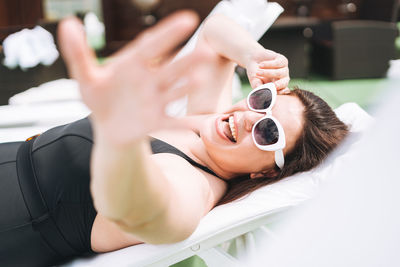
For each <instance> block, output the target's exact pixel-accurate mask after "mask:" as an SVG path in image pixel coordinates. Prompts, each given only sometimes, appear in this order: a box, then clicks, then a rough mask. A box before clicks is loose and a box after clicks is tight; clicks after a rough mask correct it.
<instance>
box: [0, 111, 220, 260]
mask: <svg viewBox="0 0 400 267" xmlns="http://www.w3.org/2000/svg"><path fill="white" fill-rule="evenodd" d="M92 140H93V138H92V128H91V125H90V121H89V119H87V118H86V119H83V120H80V121H77V122H74V123H71V124H67V125H64V126H59V127H56V128H53V129H51V130H49V131H47V132H45V133H43V134H42V135H40V136H39V137H37V138H35V139H33V140H31V141H28V142H14V143H4V144H0V266H30V267H31V266H50V265H56V264H60V263H62V262H64V261H67V260H69V259H71V258H73V257H76V256H84V255H91V254H94V252H93V251H92V250H91V242H90V235H91V230H92V225H93V222H94V219H95V217H96V214H97V212H96V210H95V208H94V206H93V201H92V197H91V195H90V189H89V183H90V164H89V163H90V155H91V149H92V145H93V141H92ZM151 147H152V150H153V153H172V154H176V155H178V156H181V157H183V158H184V159H186V160H187V161H189V162H190V163H191V164H192V165H194V166H196V167H199V168H201V169H203V170H204V171H206V172H208V173H211V174H213V175H215V174H214V173H213V172H212V171H211V170H209V169H208V168H206V167H205V166H202V165H200V164H198V163H196V162H195V161H193V160H192V159H191V158H189V157H188V156H187V155H185V154H184V153H182V152H181V151H180V150H178V149H176V148H175V147H173V146H171V145H169V144H167V143H165V142H163V141H161V140H158V139H153V140H152V141H151Z"/></svg>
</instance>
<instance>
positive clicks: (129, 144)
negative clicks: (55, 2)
mask: <svg viewBox="0 0 400 267" xmlns="http://www.w3.org/2000/svg"><path fill="white" fill-rule="evenodd" d="M196 22H197V19H196V16H194V14H192V13H190V12H180V13H178V14H175V15H173V16H171V17H169V18H167V19H166V20H164V21H162V22H160V23H159V24H157V25H156V26H155V27H153V28H152V29H150V30H149V31H147V32H146V33H144V34H142V35H141V36H139V37H138V38H137V39H136V40H135V41H134V42H132V43H131V44H130V45H128V46H127V47H126V48H124V49H123V50H121V51H120V52H118V53H117V54H115V55H114V56H113V58H112V60H109V61H107V62H106V63H105V64H103V65H101V66H99V65H97V64H96V60H95V57H94V54H93V52H92V51H91V50H90V49H89V48H88V47H87V44H86V40H85V39H84V35H83V30H82V26H81V25H80V24H79V22H78V21H77V20H76V19H68V20H66V21H64V22H62V23H61V25H60V32H59V35H60V43H61V46H62V52H63V55H64V58H65V60H66V62H67V65H68V68H69V72H70V73H71V75H72V76H73V77H74V78H76V79H77V80H78V81H79V83H80V88H81V93H82V98H83V100H84V102H85V103H86V104H87V106H88V107H89V108H90V109H91V110H92V114H91V116H90V118H86V119H83V120H80V121H77V122H74V123H71V124H68V125H65V126H61V127H57V128H54V129H51V130H49V131H47V132H45V133H43V134H42V135H40V136H38V137H36V138H34V139H32V140H30V141H28V142H23V143H13V144H3V145H1V146H0V150H1V151H6V154H4V153H0V160H1V162H0V168H2V169H1V170H2V172H1V176H2V177H1V178H2V179H0V181H1V182H4V183H5V184H4V185H3V184H2V185H1V186H0V188H2V189H3V190H4V188H7V186H8V187H9V189H10V190H8V189H6V191H7V193H8V194H4V196H3V195H0V197H5V198H6V199H5V200H4V201H2V202H1V203H13V204H14V205H16V206H12V205H7V206H6V205H0V215H1V216H0V262H1V263H4V264H5V265H7V266H24V265H25V266H27V265H29V266H44V265H54V264H57V263H59V262H61V261H64V260H66V259H69V258H71V257H74V256H79V255H83V254H92V253H96V252H105V251H112V250H116V249H120V248H123V247H126V246H130V245H135V244H138V243H142V242H147V243H153V244H159V243H171V242H177V241H180V240H183V239H185V238H187V237H188V236H190V235H191V234H192V233H193V231H194V230H195V229H196V227H197V225H198V223H199V221H200V219H201V218H202V217H203V216H204V215H205V214H207V213H208V212H209V211H210V210H211V209H212V208H213V207H215V206H216V205H217V204H218V203H226V202H229V201H232V200H233V199H236V198H238V197H240V196H243V195H245V194H247V193H249V192H251V191H253V190H254V189H256V188H258V187H260V186H263V185H265V184H268V183H271V182H273V181H277V180H279V179H281V178H283V177H285V176H287V175H291V174H293V173H296V172H299V171H304V170H308V169H310V168H312V167H314V166H316V165H317V164H318V163H319V162H321V161H322V160H323V158H324V157H325V156H326V155H327V153H329V151H331V150H332V149H333V148H334V147H335V146H336V145H337V144H338V143H339V142H340V141H341V140H342V139H343V138H344V136H345V135H346V133H347V128H346V126H345V125H344V124H343V123H341V122H340V121H339V120H338V119H337V118H336V116H335V115H334V113H333V111H332V110H331V109H330V108H329V106H328V105H327V104H326V103H325V102H324V101H322V100H321V99H319V98H318V97H316V96H314V95H313V94H311V93H308V92H305V91H302V90H299V89H296V90H294V91H292V92H291V93H289V94H283V93H284V92H287V91H288V88H287V85H288V82H289V71H288V62H287V60H286V58H285V57H284V56H282V55H280V54H277V53H275V52H273V51H270V50H267V49H265V48H263V47H262V46H261V45H259V44H258V43H257V42H256V41H254V40H253V39H252V38H251V37H250V35H249V34H248V33H247V32H246V31H244V30H243V29H242V28H240V27H239V26H238V25H236V24H235V23H234V22H232V21H231V20H229V19H227V18H225V17H223V16H220V15H215V16H212V17H210V18H209V19H208V20H207V21H206V22H205V24H204V27H203V29H202V32H201V33H200V37H199V41H198V44H197V47H196V49H195V50H194V52H193V53H192V54H190V55H188V56H186V57H184V58H181V59H180V60H177V61H174V62H171V61H170V58H171V57H172V54H173V51H174V50H175V47H176V46H177V45H179V44H180V42H181V41H182V40H185V39H186V38H187V37H188V35H189V34H190V33H191V31H192V30H193V29H194V28H195V26H196ZM235 64H239V65H241V66H242V67H245V68H246V69H247V74H248V77H249V80H250V82H251V84H252V86H253V88H256V87H258V86H261V87H259V89H260V88H268V90H269V92H267V91H265V92H264V93H263V94H261V95H260V96H259V97H262V99H259V100H264V101H266V102H270V104H269V105H266V106H264V107H263V108H262V109H254V107H252V109H251V108H250V106H251V105H249V106H248V105H247V104H246V102H245V101H241V102H239V103H238V104H236V105H234V106H231V104H230V103H229V101H230V100H231V99H232V97H231V88H232V87H231V81H232V75H233V72H234V68H235ZM182 77H184V78H185V79H184V80H183V79H182ZM263 84H266V85H263ZM257 90H258V89H257ZM275 90H276V92H275ZM259 91H261V90H259ZM185 94H187V95H188V109H187V110H188V116H185V117H182V118H170V117H167V116H166V114H165V106H166V105H167V104H168V103H170V102H171V101H173V100H175V99H177V98H179V97H181V96H182V95H185ZM253 96H254V95H252V94H251V95H250V97H253ZM269 97H271V99H269ZM265 113H267V116H266V115H265ZM270 120H272V122H273V123H272V122H271V121H270ZM266 121H267V122H268V123H267V124H266V126H267V129H266V133H263V134H262V139H263V140H262V141H260V139H259V137H255V134H254V132H255V131H259V130H260V129H261V128H258V125H259V124H264V122H266ZM275 128H276V129H275ZM270 134H272V135H273V137H272V138H271V136H270ZM275 139H276V143H274V140H275ZM271 140H272V141H271ZM265 141H266V142H267V144H265ZM282 149H283V151H282V154H283V155H280V152H276V151H278V150H282ZM3 155H6V156H3ZM277 155H278V156H277ZM279 157H282V159H279ZM283 161H284V163H283ZM277 165H278V166H279V167H277ZM15 169H17V170H18V172H17V173H15ZM3 176H4V177H3ZM19 184H20V185H21V190H19ZM11 185H12V186H11ZM15 198H18V199H19V200H20V201H18V202H16V201H14V202H12V201H10V199H15ZM17 206H18V207H17ZM11 210H12V211H16V210H17V211H19V212H17V213H16V212H11ZM21 229H22V230H23V231H22V230H21ZM24 245H26V246H28V247H24ZM22 248H23V249H22Z"/></svg>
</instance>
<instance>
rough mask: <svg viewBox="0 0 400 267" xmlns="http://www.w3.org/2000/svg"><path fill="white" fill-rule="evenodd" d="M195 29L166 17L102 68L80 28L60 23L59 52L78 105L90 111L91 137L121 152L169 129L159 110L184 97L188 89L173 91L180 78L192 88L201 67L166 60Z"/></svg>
mask: <svg viewBox="0 0 400 267" xmlns="http://www.w3.org/2000/svg"><path fill="white" fill-rule="evenodd" d="M196 23H197V20H196V17H194V16H193V14H187V13H186V14H180V15H175V16H172V17H170V18H169V19H167V20H165V21H164V22H161V23H159V24H158V26H155V27H154V28H152V29H151V30H150V31H148V32H147V33H145V34H142V35H141V36H140V37H139V38H137V39H136V40H135V41H134V42H132V43H130V44H129V45H128V46H127V47H126V48H124V49H123V50H122V51H119V52H118V53H117V54H115V55H114V56H113V57H112V58H111V59H110V60H109V61H108V62H106V63H105V64H104V65H102V66H99V65H97V64H96V60H95V57H94V53H93V52H92V51H91V50H90V49H89V48H88V47H87V44H86V40H85V37H84V35H83V32H82V28H81V26H80V23H79V22H77V21H76V20H74V19H70V20H67V21H64V22H62V23H61V26H60V44H61V48H62V52H63V55H64V58H65V60H66V63H67V66H68V70H69V72H70V74H71V76H72V77H73V78H75V79H77V80H78V82H79V84H80V90H81V94H82V99H83V101H84V102H85V104H86V105H87V106H88V107H89V108H90V109H91V111H92V121H93V124H94V127H96V128H97V131H96V133H97V134H101V135H102V136H103V137H104V138H106V139H107V140H108V142H111V143H113V144H116V145H119V146H121V145H127V144H129V143H133V142H135V141H137V140H139V139H141V138H143V137H144V136H145V135H147V134H148V133H149V132H150V131H152V130H155V129H157V128H161V127H165V126H166V125H167V124H169V125H170V126H171V125H173V122H172V121H173V120H172V118H169V117H167V116H166V114H165V112H164V109H165V106H166V105H167V104H168V103H169V102H170V101H172V100H174V99H176V98H179V97H181V96H182V95H183V94H185V93H186V92H187V88H188V86H185V85H184V84H182V83H181V84H180V87H177V86H176V84H177V82H178V81H179V79H180V77H182V76H184V77H186V78H187V81H191V82H192V83H191V84H190V85H191V86H190V88H193V87H195V84H194V82H193V80H195V78H194V76H196V75H198V72H196V70H198V67H199V66H201V65H202V64H194V62H197V63H199V59H200V58H201V55H198V54H197V55H190V56H187V57H185V58H183V59H181V60H179V61H176V62H174V63H171V64H170V62H169V61H168V58H169V57H170V56H171V53H172V51H173V50H174V49H175V47H176V46H177V45H178V44H179V43H181V42H182V40H184V39H186V38H187V36H188V35H189V34H190V33H191V31H192V30H193V28H194V27H195V25H196ZM177 28H179V30H177ZM192 66H195V67H192ZM196 68H197V69H196ZM171 87H176V88H174V90H170V89H171Z"/></svg>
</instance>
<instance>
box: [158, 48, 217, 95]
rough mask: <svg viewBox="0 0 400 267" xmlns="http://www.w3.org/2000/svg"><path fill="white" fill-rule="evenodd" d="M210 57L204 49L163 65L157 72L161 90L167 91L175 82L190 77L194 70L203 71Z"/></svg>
mask: <svg viewBox="0 0 400 267" xmlns="http://www.w3.org/2000/svg"><path fill="white" fill-rule="evenodd" d="M210 56H211V54H210V51H209V50H206V49H196V50H194V51H193V52H192V53H190V54H189V55H187V56H184V57H182V58H180V59H179V60H177V61H175V62H172V63H170V64H164V65H163V66H162V67H161V68H160V69H159V71H158V77H157V78H158V80H159V81H160V83H161V84H160V86H159V88H161V90H167V89H168V88H170V87H171V86H172V85H174V84H175V83H176V81H177V80H179V79H181V78H182V77H185V76H186V75H190V73H191V72H194V71H196V69H203V71H202V72H204V65H206V64H207V62H208V58H209V57H210Z"/></svg>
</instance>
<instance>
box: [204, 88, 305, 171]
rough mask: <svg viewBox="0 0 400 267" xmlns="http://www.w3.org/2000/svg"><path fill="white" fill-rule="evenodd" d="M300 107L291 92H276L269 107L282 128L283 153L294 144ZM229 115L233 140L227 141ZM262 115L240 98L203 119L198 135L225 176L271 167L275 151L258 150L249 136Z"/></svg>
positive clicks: (229, 129)
mask: <svg viewBox="0 0 400 267" xmlns="http://www.w3.org/2000/svg"><path fill="white" fill-rule="evenodd" d="M303 110H304V106H303V104H302V103H301V101H300V100H299V99H298V98H297V97H296V96H292V95H278V97H277V99H276V102H275V105H274V106H273V108H272V116H274V117H275V118H276V119H277V120H278V121H279V122H280V124H281V125H282V127H283V130H284V132H285V138H286V147H285V148H284V150H283V153H284V155H286V153H287V152H288V151H290V150H291V149H292V148H293V147H294V145H295V143H296V141H297V139H298V138H299V136H300V133H301V131H302V129H303V119H302V118H303ZM230 115H233V118H234V128H235V129H234V131H235V137H236V142H234V141H231V140H230V139H232V137H231V136H229V135H232V131H231V128H230V127H229V123H228V122H227V121H228V118H229V116H230ZM263 116H265V114H264V113H257V112H254V111H251V110H249V109H248V107H247V104H246V100H245V99H244V100H242V101H240V102H239V103H237V104H235V105H234V106H233V107H232V109H230V110H229V111H227V112H226V113H224V114H215V115H213V116H210V117H208V118H207V120H206V121H205V124H204V126H203V127H202V128H201V130H200V136H201V138H202V140H203V143H204V145H205V148H206V150H207V153H208V155H209V157H210V158H211V160H212V161H213V163H214V164H216V165H217V166H218V168H219V169H220V170H223V171H224V172H225V173H227V174H228V175H226V178H227V179H228V178H233V177H236V176H238V175H242V174H249V173H257V172H261V171H263V170H269V169H273V168H274V166H275V152H274V151H263V150H260V149H259V148H257V147H256V145H255V144H254V142H253V138H252V128H253V125H254V124H255V123H256V122H257V121H258V120H259V119H260V118H262V117H263ZM227 135H228V136H227ZM229 137H231V138H229Z"/></svg>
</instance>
